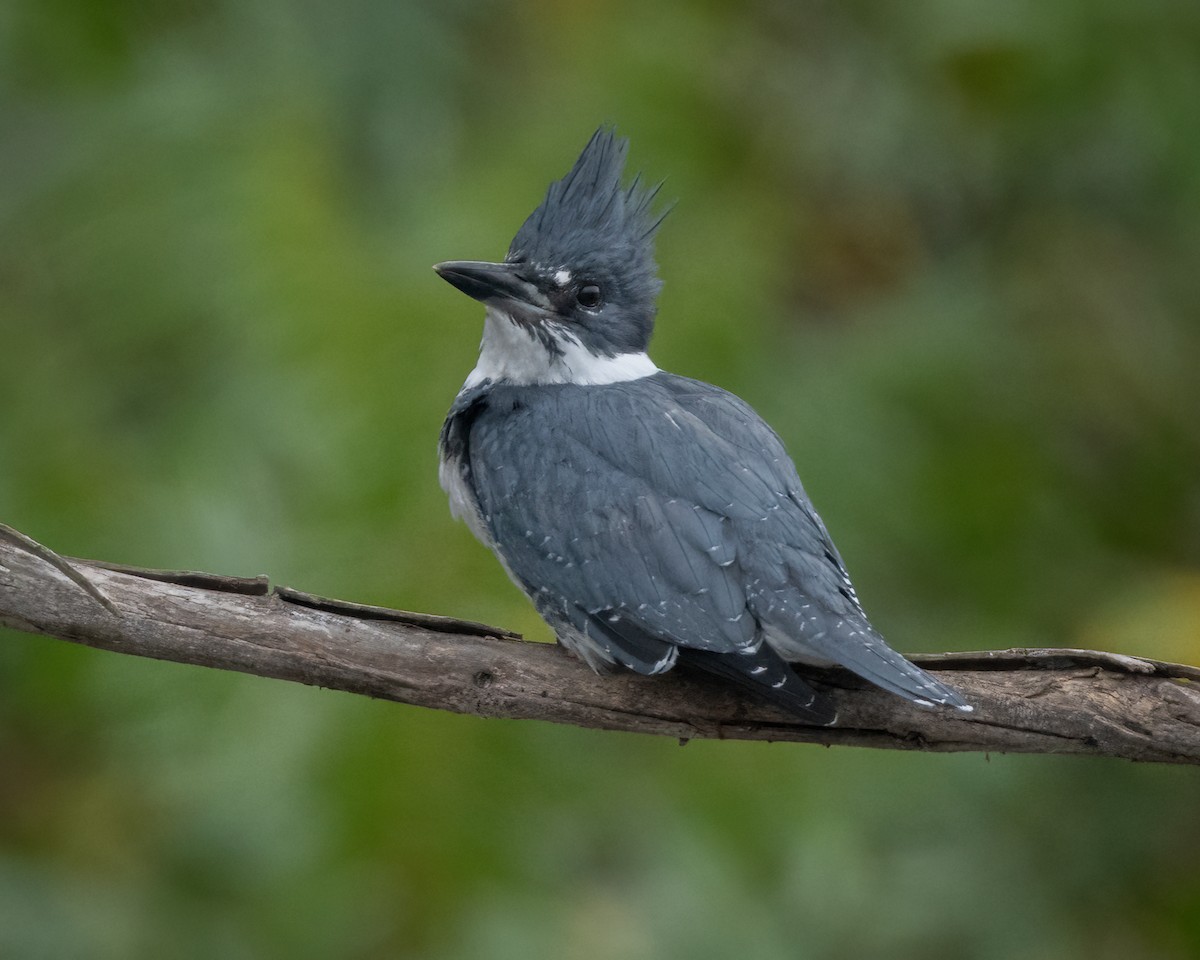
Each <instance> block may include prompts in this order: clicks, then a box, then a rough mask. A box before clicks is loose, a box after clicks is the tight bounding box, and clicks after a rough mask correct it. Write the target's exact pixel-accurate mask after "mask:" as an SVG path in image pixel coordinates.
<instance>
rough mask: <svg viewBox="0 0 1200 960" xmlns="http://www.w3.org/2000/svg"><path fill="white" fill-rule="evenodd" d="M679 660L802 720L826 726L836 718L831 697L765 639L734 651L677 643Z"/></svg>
mask: <svg viewBox="0 0 1200 960" xmlns="http://www.w3.org/2000/svg"><path fill="white" fill-rule="evenodd" d="M679 662H680V663H682V664H690V665H691V666H693V667H696V668H697V669H700V670H703V671H705V672H706V673H712V674H716V675H717V676H719V677H722V678H724V679H726V680H731V681H733V682H734V683H736V684H737V685H738V686H740V687H741V688H742V689H744V690H749V691H750V692H752V693H755V694H757V695H758V696H759V697H761V698H762V699H764V700H767V701H768V702H770V703H773V704H775V705H776V706H777V707H782V708H783V709H784V710H787V711H788V712H789V713H793V714H795V715H796V716H797V717H799V718H800V719H801V720H803V721H804V722H805V723H811V724H815V725H817V726H822V727H827V726H831V725H832V724H833V723H835V722H836V721H837V710H836V709H835V708H834V705H833V701H832V700H830V698H829V697H827V696H825V695H824V694H821V693H818V692H817V691H816V690H814V689H813V688H812V687H810V686H809V685H808V684H807V683H805V682H804V681H803V680H802V679H800V677H799V676H797V675H796V672H795V671H794V670H792V668H791V667H790V666H788V664H787V662H786V661H785V660H784V659H783V658H782V657H781V656H779V654H778V653H776V652H775V651H774V650H773V649H772V648H771V647H769V646H768V645H767V644H765V643H763V644H761V645H760V646H759V648H758V649H757V650H746V651H744V652H743V651H737V652H734V653H713V652H711V651H708V650H694V649H689V648H686V647H680V648H679Z"/></svg>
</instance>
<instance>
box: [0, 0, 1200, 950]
mask: <svg viewBox="0 0 1200 960" xmlns="http://www.w3.org/2000/svg"><path fill="white" fill-rule="evenodd" d="M1198 104H1200V7H1198V6H1197V5H1195V4H1188V3H1176V2H1153V0H1151V2H1143V3H1137V4H1132V3H1129V2H1127V0H1120V2H1118V0H1063V2H1056V3H1034V2H1019V3H1011V4H988V3H974V2H966V3H964V2H955V0H943V2H932V0H929V2H911V3H903V4H900V3H891V4H889V3H849V4H847V3H833V2H820V3H787V2H782V0H780V2H774V3H770V2H767V3H752V4H739V3H728V2H725V3H722V2H716V0H713V2H704V3H684V2H680V0H676V2H665V3H656V4H647V3H635V2H628V3H613V4H606V3H585V4H568V3H554V2H540V3H525V4H513V5H507V4H501V3H494V2H493V3H488V2H465V0H436V2H435V0H427V2H417V3H413V2H403V0H351V2H348V3H343V4H333V3H324V2H316V0H296V2H290V3H289V2H282V0H240V2H233V0H226V2H205V0H165V2H160V3H138V2H133V0H109V2H96V0H8V2H7V3H5V4H3V5H2V6H0V369H2V371H3V375H2V376H0V519H2V520H4V521H5V522H8V523H10V524H13V525H14V526H16V527H17V528H19V529H21V530H23V531H25V532H26V533H28V534H30V535H31V536H34V537H36V538H37V539H39V540H41V541H43V542H45V543H46V544H48V545H50V546H51V547H53V548H55V549H57V550H59V551H61V552H63V553H67V554H74V555H78V556H89V557H97V558H101V559H105V560H110V561H116V562H124V563H131V564H136V565H140V566H158V567H169V568H193V569H202V570H211V571H217V572H223V573H229V574H244V575H253V574H258V573H269V574H270V575H271V576H272V578H273V579H274V580H275V581H276V582H282V583H286V584H289V585H292V586H295V587H298V588H300V589H303V590H308V591H312V592H316V593H321V594H325V595H329V596H337V597H343V598H346V599H351V600H357V601H363V602H369V603H380V604H387V605H390V606H398V607H404V608H409V609H414V610H424V611H430V612H437V613H444V614H452V615H457V616H461V617H467V618H472V619H479V620H483V621H487V622H491V623H495V624H498V625H502V626H505V627H509V628H512V629H516V630H520V631H522V632H524V633H526V634H527V635H529V636H532V637H537V638H542V639H546V638H548V632H547V630H546V629H545V628H544V627H543V626H542V625H541V624H540V623H539V622H538V621H537V619H536V617H535V615H534V614H533V612H532V609H531V608H530V607H529V605H528V604H527V603H526V602H525V600H524V599H523V598H522V597H521V596H519V595H518V593H517V592H516V591H515V590H514V589H513V588H512V586H511V585H510V584H509V583H508V581H507V579H506V578H505V576H504V574H503V572H502V571H501V570H500V568H499V566H498V565H497V564H496V562H495V561H494V560H493V559H492V557H491V556H490V555H489V554H487V553H486V551H484V550H483V548H481V547H479V546H478V545H477V544H475V543H474V541H473V540H472V539H471V537H470V535H469V533H468V532H467V530H466V529H465V528H464V527H463V526H461V525H458V524H454V523H452V521H451V520H450V517H449V515H448V512H447V509H446V506H445V502H444V498H443V495H442V493H441V491H440V490H439V488H438V485H437V480H436V472H437V471H436V454H435V442H436V438H437V433H438V429H439V427H440V424H441V420H442V417H443V415H444V413H445V411H446V408H447V407H448V406H449V404H450V402H451V400H452V398H453V397H454V394H455V393H456V391H457V389H458V387H459V384H460V383H461V381H462V379H463V377H464V376H465V375H466V373H467V371H468V370H469V369H470V367H471V366H472V364H473V361H474V356H475V349H476V346H477V342H478V337H479V332H480V327H481V319H482V318H481V311H480V310H479V309H478V307H477V305H475V304H472V303H470V302H469V301H467V300H466V299H465V298H464V297H462V296H461V295H460V294H458V293H456V292H455V291H454V290H452V289H451V288H450V287H448V286H447V285H446V284H445V283H443V282H441V281H440V280H439V279H438V278H437V277H436V276H435V275H434V274H433V272H432V271H431V270H430V265H431V264H433V263H435V262H437V261H440V260H443V259H448V258H480V259H485V258H499V257H501V256H502V255H503V253H504V251H505V250H506V248H507V244H508V241H509V239H510V238H511V236H512V234H513V233H514V232H515V230H516V228H517V227H518V226H519V225H520V223H521V221H522V219H523V218H524V217H525V215H526V214H527V213H528V212H529V211H530V210H531V209H532V208H533V207H534V205H536V204H537V203H538V202H539V201H540V199H541V197H542V195H543V192H544V190H545V187H546V185H547V183H548V182H549V181H550V180H551V179H553V178H556V177H558V176H561V175H562V174H563V173H564V172H565V171H566V170H567V169H568V167H569V165H570V164H571V162H572V161H573V160H574V158H575V155H576V153H577V152H578V150H579V149H580V148H581V147H582V146H583V144H584V143H585V142H586V140H587V138H588V136H589V135H590V134H591V132H592V130H593V129H594V128H595V127H596V126H597V125H598V124H599V123H601V122H605V121H611V122H615V123H616V124H617V125H618V127H619V129H620V131H621V132H622V133H624V134H626V135H628V136H630V137H631V139H632V149H631V166H632V167H633V168H634V169H638V168H640V169H643V170H644V171H645V172H646V174H647V175H648V176H650V177H652V178H658V177H666V178H667V184H666V187H665V195H666V196H668V197H669V198H672V199H678V201H679V203H678V206H677V207H676V209H675V210H674V212H672V214H671V215H670V217H669V218H668V220H667V222H666V224H665V226H664V228H663V230H662V232H661V234H660V242H659V259H660V262H661V268H662V276H663V277H664V279H665V281H666V286H665V289H664V292H663V295H662V300H661V312H660V331H659V334H658V336H657V338H656V341H655V352H654V356H655V359H656V360H657V361H658V363H659V364H660V365H661V366H664V367H666V368H668V369H672V370H674V371H677V372H680V373H685V374H688V375H691V376H696V377H700V378H703V379H708V380H711V381H715V382H717V383H719V384H721V385H723V386H725V387H727V388H729V389H732V390H734V391H735V392H737V393H740V394H742V395H743V396H745V397H746V398H747V399H748V400H750V401H751V402H752V403H753V404H754V405H755V406H756V407H757V408H758V409H759V410H760V411H761V412H762V413H763V415H764V416H765V417H766V418H767V420H768V421H770V422H771V423H772V424H773V425H774V426H775V427H776V428H777V429H778V430H779V432H780V433H781V434H782V435H783V437H784V439H785V440H786V441H787V443H788V445H789V447H790V449H791V450H792V452H793V454H794V455H795V457H796V460H797V463H798V465H799V468H800V472H801V475H802V476H803V477H804V479H805V482H806V485H807V486H808V489H809V492H810V494H811V495H812V496H813V498H814V500H815V501H816V503H817V505H818V507H819V508H820V509H821V512H822V514H823V515H824V517H825V519H826V521H827V523H828V524H829V526H830V528H831V529H832V531H833V533H834V536H835V537H836V539H837V541H838V544H839V546H840V547H841V550H842V552H843V553H844V554H845V556H846V558H847V560H848V562H849V564H850V568H851V571H852V573H853V574H854V575H855V579H856V582H857V584H858V587H859V591H860V593H861V595H862V596H863V597H864V599H865V602H866V604H867V606H868V609H869V610H870V611H871V612H872V615H873V617H874V619H875V621H876V622H877V623H878V624H879V625H880V627H881V628H882V629H883V630H884V632H885V633H886V634H887V635H888V636H889V637H890V638H891V639H892V641H893V643H894V644H895V645H896V646H898V647H899V648H901V649H905V650H914V651H916V650H967V649H983V648H995V647H1007V646H1019V645H1029V646H1044V645H1048V646H1083V647H1097V648H1102V649H1110V650H1118V651H1122V652H1125V653H1130V654H1143V655H1147V656H1152V657H1157V658H1162V659H1169V660H1180V661H1186V662H1191V663H1200V627H1198V624H1200V428H1198V425H1197V423H1198V414H1200V376H1198V375H1197V368H1198V365H1200V364H1198V361H1200V324H1198V323H1197V317H1196V304H1197V303H1200V269H1198V265H1200V122H1198V120H1197V105H1198ZM1198 811H1200V780H1198V779H1197V775H1196V773H1195V772H1193V771H1191V770H1186V769H1168V768H1154V767H1137V766H1133V765H1130V764H1126V763H1119V762H1104V761H1094V760H1078V759H1067V758H1053V757H996V756H993V757H990V758H987V757H983V756H977V755H966V756H955V757H949V756H925V755H896V754H889V753H877V752H869V751H851V750H825V749H821V748H817V747H802V746H786V745H776V746H768V745H753V744H739V743H707V742H705V743H701V742H695V743H692V744H690V745H689V746H687V747H686V748H680V747H679V746H678V745H676V744H675V743H674V742H668V741H661V742H660V741H656V740H652V739H642V738H638V737H635V736H631V735H618V734H610V733H601V732H595V731H585V730H576V729H571V728H556V727H550V726H545V725H538V724H534V723H516V722H501V721H483V720H479V719H475V718H470V717H457V716H452V715H449V714H441V713H437V712H432V711H422V710H418V709H413V708H406V707H399V706H395V705H390V704H383V703H376V702H372V701H368V700H366V699H363V698H356V697H351V696H348V695H343V694H335V693H330V692H325V691H320V690H315V689H309V688H305V687H300V686H291V685H287V684H284V683H278V682H273V681H267V680H260V679H256V678H253V677H244V676H236V675H225V674H220V673H215V672H210V671H205V670H202V669H199V668H190V667H182V666H177V665H172V664H162V663H154V662H149V661H138V660H135V659H133V658H124V657H120V656H114V655H112V654H107V653H98V652H94V651H90V650H87V649H83V648H75V647H73V646H71V645H68V644H64V643H59V642H56V641H52V640H48V639H44V638H34V637H29V636H25V635H20V634H13V633H7V634H4V635H3V636H0V956H2V957H4V958H43V957H45V958H64V957H89V958H91V957H95V958H140V957H164V956H170V957H184V958H188V957H196V958H207V957H222V958H235V960H236V958H257V957H294V958H374V957H403V958H406V957H423V958H432V960H441V958H476V957H496V958H527V957H531V956H556V957H564V958H568V960H591V958H689V960H690V958H710V957H711V958H724V957H745V958H760V957H761V958H796V957H801V958H803V957H835V958H842V957H844V958H854V957H864V956H879V957H894V958H909V957H912V958H916V957H920V958H941V957H982V958H991V957H1013V956H1019V957H1023V958H1064V957H1066V958H1073V957H1089V958H1106V957H1113V958H1117V957H1120V958H1123V960H1127V958H1141V957H1148V958H1150V957H1152V958H1183V957H1194V956H1197V955H1200V871H1198V869H1197V864H1198V863H1200V815H1198Z"/></svg>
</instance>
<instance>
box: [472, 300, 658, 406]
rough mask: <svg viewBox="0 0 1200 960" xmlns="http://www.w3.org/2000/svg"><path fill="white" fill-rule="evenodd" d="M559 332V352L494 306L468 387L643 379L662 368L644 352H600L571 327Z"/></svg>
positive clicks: (487, 316)
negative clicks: (488, 382) (487, 382)
mask: <svg viewBox="0 0 1200 960" xmlns="http://www.w3.org/2000/svg"><path fill="white" fill-rule="evenodd" d="M555 334H556V339H557V341H558V345H559V347H560V349H561V351H562V352H561V354H560V355H553V354H551V353H550V351H548V350H547V349H546V347H545V346H544V345H543V344H542V341H541V340H539V339H538V338H537V337H536V336H534V335H533V334H532V333H531V332H530V331H529V329H528V328H527V327H525V326H523V325H521V324H519V323H516V322H515V321H513V320H512V319H510V318H509V317H508V316H507V315H506V314H503V313H500V312H499V311H496V310H493V309H492V308H490V307H489V308H488V311H487V315H486V317H485V319H484V323H483V341H482V342H481V343H480V345H479V362H478V363H476V364H475V369H474V370H472V371H471V372H470V374H468V376H467V381H466V383H464V384H463V389H464V390H467V389H470V388H471V387H475V386H478V385H479V384H480V383H482V382H483V381H484V380H491V381H492V382H493V383H499V382H501V381H503V382H505V383H512V384H516V385H518V386H529V385H531V384H549V383H575V384H578V385H580V386H584V387H592V386H602V385H603V384H606V383H624V382H625V381H628V380H640V379H641V378H642V377H648V376H650V375H651V374H655V373H657V372H658V367H656V366H655V365H654V361H653V360H651V359H650V357H649V356H647V355H646V354H645V353H621V354H618V355H617V356H615V357H598V356H596V355H595V354H594V353H592V352H591V351H590V350H588V349H587V347H585V346H584V345H583V344H582V343H581V342H580V341H579V339H578V338H577V337H575V336H574V335H572V334H571V332H570V330H568V329H566V328H564V327H559V328H557V329H556V330H555Z"/></svg>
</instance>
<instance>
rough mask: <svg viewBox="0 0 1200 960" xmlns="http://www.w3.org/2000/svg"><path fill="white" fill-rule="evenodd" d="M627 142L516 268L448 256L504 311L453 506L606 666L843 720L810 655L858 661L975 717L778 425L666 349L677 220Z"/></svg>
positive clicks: (600, 150) (564, 197)
mask: <svg viewBox="0 0 1200 960" xmlns="http://www.w3.org/2000/svg"><path fill="white" fill-rule="evenodd" d="M628 146H629V144H628V140H627V139H625V138H623V137H619V136H618V135H617V134H616V131H615V129H614V128H613V127H611V126H608V125H605V126H601V127H600V128H599V129H598V130H596V132H595V133H594V134H593V135H592V137H591V139H590V140H589V141H588V143H587V145H586V146H585V147H584V149H583V151H582V153H580V155H579V158H578V159H577V160H576V161H575V164H574V165H573V166H572V168H571V169H570V171H569V172H568V173H567V175H566V176H565V177H563V178H562V179H561V180H557V181H555V182H553V183H552V184H551V185H550V187H549V189H548V190H547V192H546V196H545V199H544V200H543V201H542V202H541V204H540V205H539V206H538V207H537V208H536V209H535V210H534V211H533V213H532V214H530V215H529V217H528V218H527V219H526V220H525V222H524V224H523V225H522V226H521V228H520V229H519V230H518V231H517V234H516V236H515V237H514V238H513V241H512V243H511V245H510V247H509V250H508V253H507V255H506V256H505V258H504V260H503V261H501V262H485V261H478V260H453V261H446V262H443V263H438V264H436V265H435V267H434V270H435V271H436V272H437V273H438V274H439V275H440V276H441V277H442V278H443V279H445V280H447V281H448V282H449V283H451V284H452V285H453V286H455V287H457V288H458V289H459V290H460V291H462V292H463V293H465V294H467V295H468V296H470V297H472V298H474V299H475V300H477V301H479V302H481V303H482V304H483V305H484V308H485V311H484V324H483V337H482V341H481V343H480V350H479V356H478V361H477V363H476V365H475V367H474V369H472V370H471V372H470V373H469V374H468V376H467V378H466V381H465V382H464V384H463V386H462V389H461V390H460V391H459V393H458V395H457V396H456V398H455V400H454V402H453V405H452V406H451V408H450V411H449V414H448V416H447V418H446V420H445V422H444V424H443V426H442V430H441V434H440V438H439V444H438V448H439V478H440V481H441V485H442V487H443V488H444V489H445V491H446V493H447V495H448V497H449V501H450V507H451V512H452V514H453V515H454V516H455V517H456V518H458V519H461V520H463V521H465V522H466V524H467V526H468V527H469V528H470V530H471V532H472V533H474V535H475V536H476V537H477V538H478V539H479V540H480V541H481V542H482V543H483V544H484V545H486V546H487V547H489V548H490V549H491V550H492V551H493V552H494V553H495V554H496V556H497V557H498V558H499V560H500V563H501V564H502V565H503V567H504V569H505V570H506V571H507V573H508V575H509V577H510V578H511V579H512V580H513V581H514V583H515V584H516V585H517V586H518V587H520V589H521V590H522V591H524V593H525V594H526V595H527V596H528V597H529V599H530V600H531V601H532V602H533V605H534V607H535V608H536V609H537V612H538V613H539V614H540V615H541V617H542V618H543V619H544V620H545V621H546V622H547V623H548V624H549V625H550V627H551V628H552V629H553V631H554V633H555V635H556V637H557V639H558V641H559V642H560V643H561V644H562V646H564V647H565V648H566V649H567V650H568V651H570V652H572V653H573V654H575V655H576V656H577V657H579V658H581V659H582V660H583V661H584V662H586V663H587V664H588V665H589V666H590V667H591V668H592V669H594V670H595V671H596V672H598V673H609V672H612V671H615V670H620V669H625V670H632V671H634V672H635V673H639V674H643V675H649V676H654V675H659V674H664V673H666V672H667V671H669V670H671V669H673V668H675V667H677V666H682V667H685V668H686V669H689V670H692V671H699V672H702V673H707V674H709V675H715V676H716V677H719V678H721V680H723V681H725V682H730V683H732V684H734V685H736V686H738V687H740V688H742V689H743V690H747V691H751V692H753V693H755V694H756V695H757V696H758V697H759V699H760V700H765V701H767V702H769V703H772V704H774V705H775V706H776V707H779V708H781V709H783V710H784V711H786V712H788V713H789V714H791V715H792V717H794V718H796V719H798V720H800V721H802V722H804V723H806V724H810V725H832V724H835V723H836V720H837V711H836V704H835V702H834V701H833V698H832V697H831V696H830V695H829V694H828V693H824V692H818V691H817V690H816V689H815V688H814V687H813V686H812V685H811V683H810V682H808V681H807V680H806V679H805V678H804V676H803V669H804V667H805V666H806V665H807V666H830V665H840V666H842V667H845V668H848V669H849V670H851V671H852V672H854V673H855V674H857V675H858V676H860V677H862V678H864V679H865V680H867V681H869V682H870V683H872V684H875V685H876V686H878V687H881V688H883V689H884V690H887V691H890V692H891V693H893V694H897V695H899V696H901V697H904V698H905V699H907V700H909V701H912V702H913V703H916V704H918V705H920V706H923V707H928V708H934V707H944V708H952V709H955V710H958V711H962V712H969V711H971V710H972V707H971V705H969V704H968V703H967V702H966V701H965V700H964V699H963V698H962V696H961V695H960V694H959V693H958V692H956V691H955V690H953V689H952V688H951V687H949V686H947V685H945V684H943V683H941V682H940V681H939V680H937V679H935V678H934V677H933V676H931V675H930V674H929V673H927V672H925V671H924V670H922V669H920V668H919V667H917V666H916V665H914V664H913V663H911V662H909V661H908V660H907V659H905V658H904V657H903V656H902V655H901V654H899V653H897V652H896V651H895V650H893V649H892V648H891V647H890V646H888V644H887V642H886V641H885V640H884V639H883V637H882V636H881V635H880V633H879V632H878V631H877V630H876V629H875V628H874V627H873V626H872V625H871V623H870V622H869V621H868V619H867V615H866V612H865V611H864V609H863V606H862V604H861V603H860V601H859V598H858V594H857V593H856V592H855V589H854V586H853V585H852V583H851V581H850V577H849V575H848V574H847V572H846V566H845V564H844V563H843V561H842V557H841V555H840V554H839V553H838V551H837V548H836V547H835V546H834V544H833V541H832V540H831V539H830V536H829V533H828V531H827V530H826V528H825V524H824V523H823V522H822V520H821V518H820V517H819V516H818V515H817V512H816V510H815V509H814V508H813V505H812V503H811V502H810V500H809V498H808V496H807V494H806V493H805V492H804V488H803V486H802V485H801V482H800V478H799V476H798V474H797V472H796V468H795V466H794V464H793V462H792V460H791V458H790V457H789V456H788V454H787V452H786V451H785V449H784V446H783V443H782V441H781V440H780V438H779V436H778V435H777V434H776V433H775V431H774V430H772V429H771V428H770V427H769V426H768V425H767V424H766V423H765V422H764V421H763V419H762V418H761V417H760V416H759V415H758V414H757V413H755V411H754V410H753V409H751V407H750V406H749V404H747V403H746V402H745V401H744V400H741V399H740V398H738V397H737V396H735V395H733V394H732V393H729V392H727V391H725V390H723V389H721V388H720V387H717V386H713V385H711V384H708V383H704V382H701V381H699V380H693V379H689V378H687V377H683V376H678V375H676V374H672V373H667V372H665V371H663V370H660V369H659V368H658V367H657V366H656V365H655V364H654V362H653V361H652V360H651V359H650V356H649V353H648V347H649V343H650V337H651V333H652V332H653V329H654V323H655V318H656V312H657V298H658V294H659V291H660V288H661V285H662V284H661V281H660V280H659V279H658V267H657V264H656V262H655V256H654V241H655V236H656V234H657V232H658V229H659V227H660V225H661V224H662V222H663V218H664V217H665V216H666V214H665V213H659V212H656V211H655V209H654V207H655V204H654V201H655V199H656V197H657V195H658V193H659V189H660V187H661V183H660V184H657V185H647V184H645V183H644V182H643V179H642V177H641V175H640V174H639V175H638V176H636V177H634V178H633V180H632V182H631V183H630V184H629V185H628V186H625V185H624V184H623V180H624V170H625V163H626V157H627V154H628Z"/></svg>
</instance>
